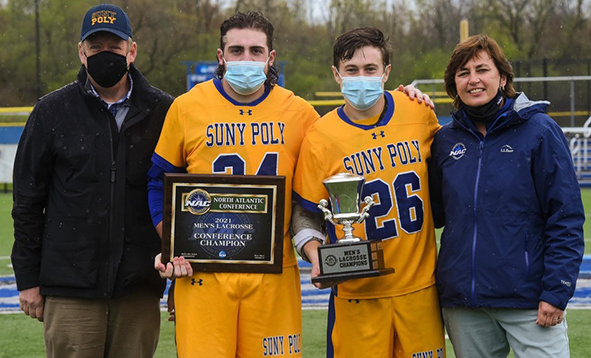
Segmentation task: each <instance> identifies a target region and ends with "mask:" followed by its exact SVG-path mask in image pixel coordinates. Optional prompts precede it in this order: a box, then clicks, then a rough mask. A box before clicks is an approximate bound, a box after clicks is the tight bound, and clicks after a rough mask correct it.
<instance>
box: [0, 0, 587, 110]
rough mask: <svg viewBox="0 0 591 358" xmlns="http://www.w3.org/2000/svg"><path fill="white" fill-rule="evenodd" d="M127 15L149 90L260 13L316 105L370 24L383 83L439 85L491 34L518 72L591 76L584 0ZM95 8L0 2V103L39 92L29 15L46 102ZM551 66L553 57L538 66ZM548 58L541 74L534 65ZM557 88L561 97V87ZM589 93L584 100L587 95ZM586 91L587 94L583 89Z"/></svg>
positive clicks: (126, 4) (130, 9)
mask: <svg viewBox="0 0 591 358" xmlns="http://www.w3.org/2000/svg"><path fill="white" fill-rule="evenodd" d="M112 3H114V4H116V5H118V6H120V7H122V8H123V9H124V10H126V12H127V13H128V14H129V17H130V19H131V24H132V27H133V31H134V40H135V41H136V42H137V43H138V57H137V59H136V65H137V66H138V68H139V69H140V71H142V72H143V73H144V74H145V75H146V77H147V78H148V79H149V80H150V81H151V83H152V84H153V85H155V86H156V87H159V88H161V89H163V90H164V91H167V92H169V93H170V94H172V95H175V96H176V95H179V94H181V93H183V92H185V91H186V66H185V65H184V64H183V63H182V62H183V61H215V52H216V49H217V48H218V46H219V26H220V24H221V22H222V21H223V20H224V19H225V18H227V17H228V16H230V15H231V14H233V13H235V12H237V11H249V10H260V11H262V12H263V13H264V14H265V16H266V17H267V18H269V20H271V22H272V23H273V24H274V26H275V39H274V47H275V49H276V50H277V53H278V56H277V59H278V61H284V63H285V78H286V87H288V88H289V89H291V90H293V91H294V92H295V93H296V94H298V95H300V96H302V97H304V98H308V99H311V98H313V97H314V93H315V92H317V91H336V90H338V87H337V85H336V84H335V83H334V80H333V78H332V73H331V71H330V66H331V64H332V44H333V42H334V40H335V38H336V37H337V36H338V35H339V34H341V33H342V32H344V31H346V30H349V29H351V28H354V27H358V26H377V27H379V28H380V29H382V30H383V31H384V32H385V33H386V34H388V35H389V37H390V42H391V44H392V46H393V49H394V50H393V56H392V74H391V75H390V80H389V83H388V86H389V88H394V87H395V86H397V85H398V84H399V83H410V82H411V81H412V80H414V79H419V78H423V79H425V78H434V79H435V78H443V72H444V70H445V66H446V64H447V61H448V59H449V56H450V54H451V51H452V50H453V48H454V47H455V45H456V44H457V43H458V41H459V36H460V35H459V33H460V30H459V29H460V21H461V20H462V19H467V20H468V21H469V28H470V34H476V33H481V32H484V33H487V34H489V35H490V36H492V37H493V38H495V39H496V40H497V41H498V42H499V44H501V46H502V47H503V49H504V51H505V54H506V55H507V57H508V58H509V59H510V60H511V61H512V62H513V63H514V67H515V63H518V64H519V72H520V73H519V75H520V76H542V75H548V76H558V75H565V76H567V75H568V76H573V75H589V74H591V68H590V66H591V65H590V64H589V60H588V59H587V58H588V57H591V56H588V55H587V54H589V53H591V42H589V41H588V39H589V38H591V36H590V35H591V28H590V25H589V18H590V16H591V0H564V1H559V0H414V1H412V0H325V1H315V0H167V1H161V0H112ZM96 4H97V2H96V0H95V1H90V0H0V107H2V106H21V105H33V104H34V103H35V102H36V100H37V95H36V84H37V75H36V73H37V72H36V66H37V65H36V61H37V53H36V52H37V51H36V47H35V40H36V36H35V35H36V31H35V30H36V26H35V9H36V8H37V9H38V19H39V22H38V23H39V26H38V29H39V44H40V47H39V49H40V51H39V60H40V61H39V65H40V72H39V79H40V87H41V88H40V92H41V94H45V93H48V92H50V91H52V90H54V89H57V88H59V87H61V86H63V85H64V84H66V83H69V82H71V81H73V80H74V79H75V76H76V73H77V72H78V70H79V68H80V60H79V59H78V54H77V44H78V41H79V39H80V27H81V22H82V17H83V16H84V14H85V12H86V11H87V10H88V9H89V8H90V7H91V6H94V5H96ZM545 59H549V60H550V61H547V62H546V61H545ZM543 60H544V66H542V65H541V63H542V61H543ZM558 91H561V90H558ZM585 91H586V90H585V88H584V87H583V88H582V89H581V95H580V96H582V97H585V96H587V97H588V96H589V95H588V93H587V92H588V91H587V92H585ZM582 92H585V93H582Z"/></svg>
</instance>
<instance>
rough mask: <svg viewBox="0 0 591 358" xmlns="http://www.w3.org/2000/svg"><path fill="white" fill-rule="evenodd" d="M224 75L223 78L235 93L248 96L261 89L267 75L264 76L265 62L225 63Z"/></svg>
mask: <svg viewBox="0 0 591 358" xmlns="http://www.w3.org/2000/svg"><path fill="white" fill-rule="evenodd" d="M224 62H225V63H226V73H225V74H224V78H225V79H226V81H228V83H229V84H230V86H231V87H232V89H233V90H234V91H236V93H238V94H241V95H244V96H248V95H249V94H253V93H255V92H256V91H258V90H259V88H261V86H262V85H263V83H265V80H266V79H267V75H266V74H265V66H267V62H269V59H268V58H267V61H265V62H259V61H230V62H226V59H224Z"/></svg>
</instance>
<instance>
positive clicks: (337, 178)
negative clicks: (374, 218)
mask: <svg viewBox="0 0 591 358" xmlns="http://www.w3.org/2000/svg"><path fill="white" fill-rule="evenodd" d="M322 183H323V184H324V187H325V188H326V190H327V191H328V198H329V199H330V204H331V207H332V211H331V210H329V209H328V201H326V199H322V200H320V203H319V205H318V208H319V209H320V210H322V212H323V213H324V220H327V221H330V223H331V224H333V225H334V226H337V225H343V232H344V233H345V236H344V237H343V238H340V239H338V240H339V242H341V243H345V242H359V241H361V238H359V237H355V236H353V230H354V228H353V224H354V223H357V224H360V223H362V222H363V220H365V218H367V217H368V216H369V214H368V213H367V212H368V211H369V209H370V208H371V207H372V206H373V205H374V204H375V203H374V201H373V199H372V198H371V197H369V196H366V197H365V199H363V201H364V202H365V204H366V205H365V207H363V210H362V211H361V212H359V198H360V196H361V190H362V189H363V184H364V183H365V178H364V177H362V176H359V175H353V174H349V173H340V174H337V175H333V176H331V177H330V178H328V179H325V180H324V181H323V182H322Z"/></svg>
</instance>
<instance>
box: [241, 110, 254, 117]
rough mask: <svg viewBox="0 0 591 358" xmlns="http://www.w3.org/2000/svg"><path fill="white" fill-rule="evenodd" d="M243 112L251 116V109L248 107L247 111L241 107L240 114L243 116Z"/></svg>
mask: <svg viewBox="0 0 591 358" xmlns="http://www.w3.org/2000/svg"><path fill="white" fill-rule="evenodd" d="M244 113H246V114H248V115H249V116H252V109H249V110H248V111H244V110H243V109H241V110H240V115H241V116H243V115H244Z"/></svg>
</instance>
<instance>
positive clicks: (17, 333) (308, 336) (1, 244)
mask: <svg viewBox="0 0 591 358" xmlns="http://www.w3.org/2000/svg"><path fill="white" fill-rule="evenodd" d="M582 193H583V202H584V204H585V208H587V212H591V189H584V190H583V191H582ZM11 206H12V194H10V193H8V194H4V193H0V276H4V275H12V274H13V272H12V269H11V268H10V266H9V264H10V260H9V258H8V256H9V255H10V251H11V248H12V241H13V228H12V219H11V216H10V210H11ZM585 253H587V254H590V253H591V220H589V221H587V222H586V223H585ZM166 317H167V314H166V313H164V312H163V313H162V330H161V335H160V343H159V345H158V350H157V351H156V357H157V358H172V357H175V356H176V355H175V349H174V331H173V325H172V323H171V322H168V321H167V320H166ZM302 317H303V323H304V327H303V356H304V358H320V357H324V356H325V353H324V352H325V334H326V310H304V311H303V312H302ZM567 321H568V325H569V338H570V347H571V357H572V358H588V357H591V341H590V340H589V337H591V310H590V309H569V310H568V316H567ZM0 326H1V327H2V331H3V333H2V334H0V358H42V357H44V356H45V354H44V343H43V328H42V324H41V323H39V322H38V321H37V320H33V319H30V318H29V317H27V316H25V315H24V314H22V313H18V314H0ZM447 357H448V358H455V355H454V354H453V350H452V348H451V345H450V344H449V342H448V344H447Z"/></svg>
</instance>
